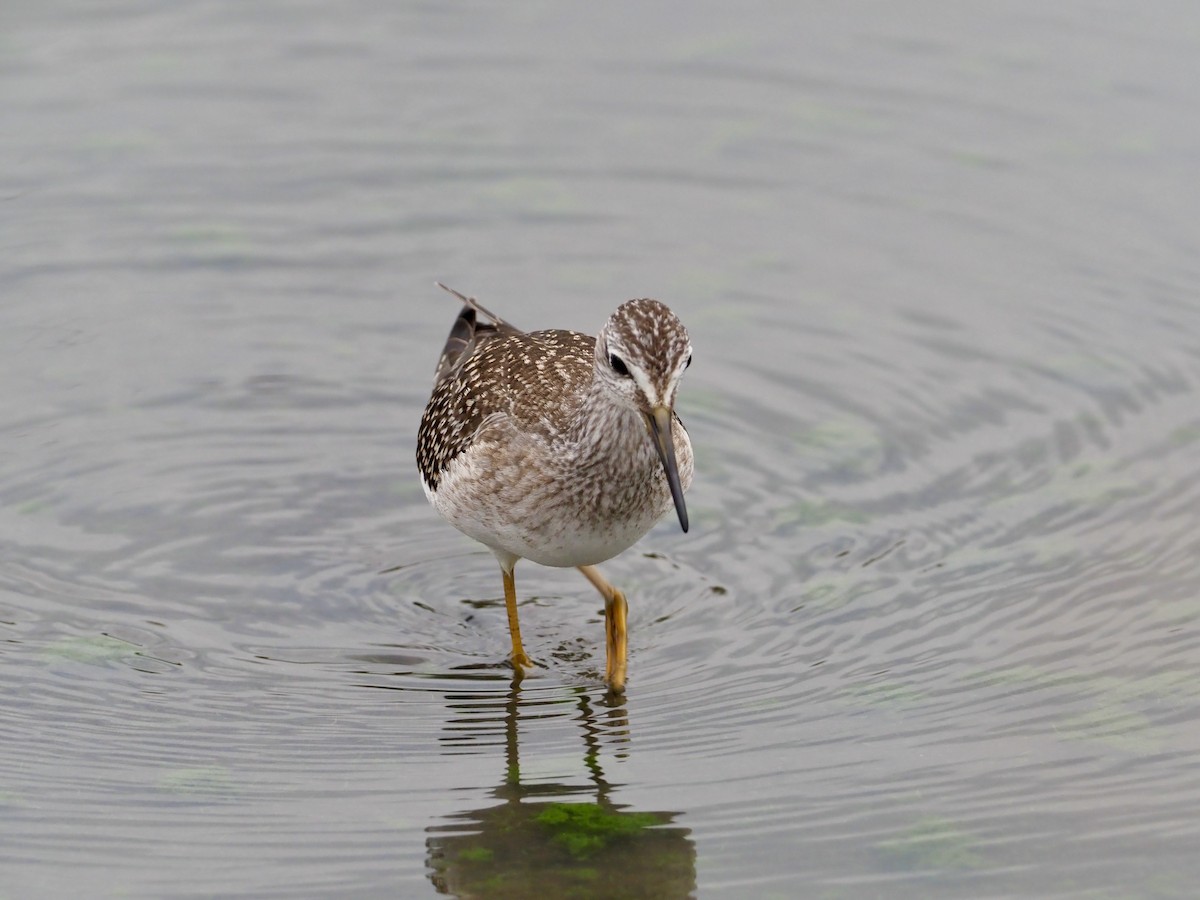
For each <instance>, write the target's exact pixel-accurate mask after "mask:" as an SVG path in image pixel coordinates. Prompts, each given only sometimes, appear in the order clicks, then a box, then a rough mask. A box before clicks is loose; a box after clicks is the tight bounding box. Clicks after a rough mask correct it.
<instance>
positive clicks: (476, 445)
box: [417, 282, 692, 693]
mask: <svg viewBox="0 0 1200 900" xmlns="http://www.w3.org/2000/svg"><path fill="white" fill-rule="evenodd" d="M437 284H438V287H441V288H443V289H444V290H446V291H449V292H450V293H451V294H453V295H454V296H455V297H457V298H458V299H459V300H460V301H461V302H462V309H461V311H460V312H459V314H458V318H457V319H456V320H455V322H454V326H453V327H452V328H451V329H450V336H449V337H448V338H447V339H446V345H445V348H444V349H443V350H442V355H441V358H440V359H439V361H438V365H437V372H436V374H435V376H434V386H433V395H432V396H431V397H430V398H429V403H428V405H426V407H425V413H424V415H423V416H422V417H421V425H420V428H419V430H418V432H417V467H418V468H419V469H420V472H421V481H422V484H423V485H424V487H425V494H426V496H428V498H429V502H430V503H432V504H433V507H434V509H436V510H437V511H438V512H439V513H440V514H441V516H442V517H443V518H444V519H446V520H447V521H448V522H450V524H451V525H453V526H454V527H455V528H457V529H458V530H459V531H461V532H463V533H464V534H466V535H468V536H469V537H472V538H474V539H475V540H477V541H479V542H480V543H481V544H483V545H484V546H486V547H487V548H488V549H489V550H491V551H492V553H493V554H495V556H496V559H497V561H498V562H499V563H500V570H501V573H502V575H503V578H504V603H505V606H506V608H507V611H508V628H509V633H510V636H511V638H512V654H511V656H510V659H511V661H512V665H513V667H514V669H516V671H517V674H518V677H519V676H521V675H523V674H524V671H525V670H526V669H529V668H531V667H532V666H533V662H532V661H531V660H530V659H529V657H528V656H527V655H526V654H525V648H524V646H523V645H522V643H521V628H520V624H519V622H518V620H517V590H516V581H515V580H514V577H513V567H514V566H515V565H516V563H517V561H518V560H521V559H529V560H532V561H534V562H536V563H540V564H542V565H545V566H562V567H568V566H574V567H576V568H578V569H579V571H580V572H582V573H583V574H584V575H585V576H586V577H587V579H588V581H590V582H591V583H592V584H593V585H594V586H595V587H596V589H597V590H599V591H600V593H601V594H602V595H603V597H604V630H605V681H606V682H607V683H608V685H609V687H610V688H611V689H612V691H613V692H615V693H621V692H623V691H624V689H625V678H626V653H627V636H626V633H627V629H626V621H627V615H628V603H627V601H626V599H625V595H624V594H623V593H622V592H621V591H620V590H618V589H617V588H616V587H614V586H613V585H612V584H610V583H609V582H608V580H607V579H605V578H604V576H603V575H601V574H600V572H599V571H598V570H597V569H596V564H597V563H600V562H603V561H605V560H607V559H611V558H612V557H614V556H616V555H617V554H618V553H621V552H622V551H624V550H626V549H628V548H629V547H631V546H632V545H633V544H634V543H635V542H636V541H637V540H638V539H639V538H641V537H642V535H644V534H645V533H646V532H647V531H649V530H650V529H651V528H652V527H653V526H654V524H655V523H656V522H658V520H659V519H661V518H662V517H663V516H664V515H666V514H667V513H668V512H670V511H671V509H672V508H674V510H675V512H676V514H677V515H678V516H679V524H680V526H681V527H682V528H683V530H684V531H687V530H688V517H687V507H686V506H685V505H684V499H683V495H684V491H686V490H687V489H688V487H689V486H690V485H691V482H692V444H691V441H690V440H689V438H688V433H687V431H686V430H685V429H684V427H683V423H682V422H680V421H679V417H678V416H677V415H675V411H674V404H675V394H676V391H677V390H678V388H679V380H680V378H681V377H682V376H683V371H684V369H686V368H687V367H688V366H689V365H690V364H691V361H692V344H691V341H690V339H689V338H688V333H687V330H686V329H685V328H684V327H683V323H682V322H680V321H679V319H678V318H677V317H676V316H675V314H674V313H673V312H671V310H670V309H668V308H667V307H666V306H665V305H664V304H662V303H660V302H659V301H657V300H650V299H642V300H630V301H628V302H626V303H623V304H621V306H619V307H618V308H617V310H616V312H614V313H613V314H612V315H611V316H610V317H609V319H608V321H607V322H606V323H605V324H604V327H603V328H601V329H600V333H599V334H598V335H597V336H596V337H592V336H591V335H587V334H580V333H579V332H575V331H563V330H552V331H529V332H526V331H521V330H520V329H519V328H517V327H515V326H513V325H511V324H509V323H508V322H506V321H505V320H504V319H501V318H500V317H499V316H497V315H496V314H495V313H492V312H489V311H488V310H487V309H485V308H484V307H483V306H482V305H480V303H479V301H477V300H475V299H474V298H473V297H466V296H464V295H462V294H460V293H458V291H455V290H451V289H450V288H448V287H446V286H445V285H443V284H441V283H440V282H438V283H437ZM481 319H482V320H486V321H481Z"/></svg>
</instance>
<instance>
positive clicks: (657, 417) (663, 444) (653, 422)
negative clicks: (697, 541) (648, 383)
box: [646, 406, 688, 531]
mask: <svg viewBox="0 0 1200 900" xmlns="http://www.w3.org/2000/svg"><path fill="white" fill-rule="evenodd" d="M672 418H673V415H672V413H671V410H670V409H668V408H667V407H665V406H656V407H654V409H653V410H651V412H650V415H648V416H646V424H647V425H648V426H649V428H650V437H651V438H653V439H654V449H655V450H657V451H658V458H659V461H661V462H662V466H663V471H664V472H666V473H667V484H668V485H670V487H671V499H672V500H674V501H675V512H677V513H678V514H679V525H680V527H681V528H683V530H684V531H687V530H688V516H687V507H686V506H684V503H683V485H682V484H680V483H679V467H678V466H677V465H676V464H675V438H674V436H673V435H672V433H671V420H672Z"/></svg>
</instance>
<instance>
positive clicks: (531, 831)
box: [427, 801, 696, 900]
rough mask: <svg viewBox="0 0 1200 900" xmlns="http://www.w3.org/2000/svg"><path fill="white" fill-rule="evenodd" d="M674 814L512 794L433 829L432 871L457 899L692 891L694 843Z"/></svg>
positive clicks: (602, 897)
mask: <svg viewBox="0 0 1200 900" xmlns="http://www.w3.org/2000/svg"><path fill="white" fill-rule="evenodd" d="M673 817H674V814H673V813H667V812H646V811H633V810H622V809H618V808H616V807H615V806H613V804H611V803H607V802H603V801H601V802H596V803H565V802H555V803H519V802H508V803H503V804H500V805H498V806H493V807H490V808H487V809H482V810H477V811H473V812H469V813H464V814H461V815H459V816H455V817H454V821H452V822H451V823H449V824H446V825H441V826H435V827H433V828H430V829H428V834H429V838H428V841H427V849H428V858H427V862H428V865H429V868H430V879H431V880H432V881H433V884H434V886H435V888H436V889H437V890H438V891H439V892H440V893H445V894H451V895H453V896H456V897H460V898H480V900H483V898H486V900H517V898H528V897H554V898H556V900H559V898H561V900H593V898H594V900H643V898H646V897H655V898H657V897H662V898H673V897H680V898H682V897H690V896H693V894H694V892H695V888H696V849H695V845H694V844H693V843H692V841H691V840H690V838H689V832H688V829H686V828H679V827H677V826H675V827H673V826H672V825H671V820H672V818H673Z"/></svg>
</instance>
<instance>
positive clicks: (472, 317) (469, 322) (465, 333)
mask: <svg viewBox="0 0 1200 900" xmlns="http://www.w3.org/2000/svg"><path fill="white" fill-rule="evenodd" d="M434 284H436V285H437V286H438V287H440V288H441V289H442V290H444V291H447V292H449V293H451V294H453V295H454V296H455V297H457V298H458V299H459V300H461V301H462V303H463V308H462V310H461V311H460V312H459V314H458V318H457V319H455V320H454V325H453V326H452V327H451V328H450V334H449V336H448V337H447V338H446V345H445V346H444V347H443V348H442V355H441V358H440V359H438V364H437V374H436V375H435V376H434V381H435V383H436V382H438V381H441V380H442V379H443V378H446V377H448V376H450V375H454V374H456V373H457V372H458V371H459V369H461V368H462V365H463V363H464V362H466V360H468V359H469V358H470V357H471V354H473V353H474V352H475V350H476V348H477V347H478V346H479V345H480V344H481V343H483V342H484V341H487V340H489V339H490V338H493V337H497V336H499V335H504V334H521V329H519V328H517V327H516V326H515V325H511V324H509V323H508V322H506V321H505V320H504V319H502V318H500V317H499V316H498V315H496V314H495V313H493V312H491V311H490V310H489V309H487V308H486V307H485V306H484V305H483V304H481V303H480V302H479V301H478V300H476V299H475V298H474V297H467V296H466V295H464V294H460V293H459V292H458V291H456V290H454V289H453V288H449V287H446V285H444V284H442V283H441V282H440V281H435V282H434ZM479 313H482V314H483V315H484V316H486V317H487V318H488V319H491V321H490V322H480V321H479V317H478V315H477V314H479Z"/></svg>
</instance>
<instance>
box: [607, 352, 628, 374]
mask: <svg viewBox="0 0 1200 900" xmlns="http://www.w3.org/2000/svg"><path fill="white" fill-rule="evenodd" d="M608 364H609V365H610V366H612V367H613V371H614V372H616V373H617V374H618V375H623V376H624V377H626V378H628V377H629V366H627V365H625V360H623V359H621V357H619V356H617V354H615V353H610V354H608Z"/></svg>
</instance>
